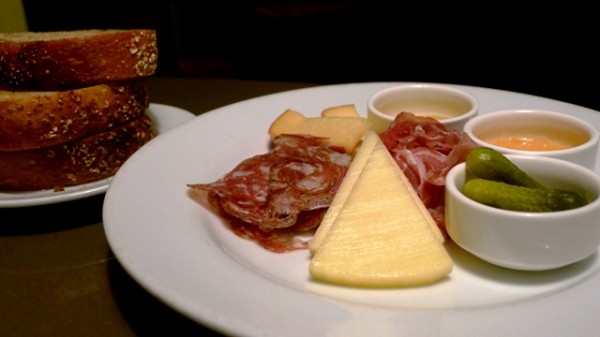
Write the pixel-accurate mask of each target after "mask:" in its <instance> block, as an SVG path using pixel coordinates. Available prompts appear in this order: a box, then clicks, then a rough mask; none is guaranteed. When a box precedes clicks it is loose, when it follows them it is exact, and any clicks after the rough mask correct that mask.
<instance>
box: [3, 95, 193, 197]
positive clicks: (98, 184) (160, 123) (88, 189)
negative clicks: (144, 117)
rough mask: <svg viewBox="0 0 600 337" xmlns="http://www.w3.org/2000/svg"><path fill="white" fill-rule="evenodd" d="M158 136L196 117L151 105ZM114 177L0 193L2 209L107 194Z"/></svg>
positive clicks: (174, 109)
mask: <svg viewBox="0 0 600 337" xmlns="http://www.w3.org/2000/svg"><path fill="white" fill-rule="evenodd" d="M147 114H148V116H150V118H151V119H152V122H153V123H154V127H155V130H156V133H157V134H158V135H160V134H162V133H164V132H166V131H167V130H169V129H171V128H173V127H175V126H177V125H179V124H181V123H183V122H185V121H187V120H190V119H192V118H193V117H194V114H192V113H191V112H189V111H186V110H183V109H180V108H177V107H172V106H168V105H164V104H157V103H151V104H150V106H149V107H148V110H147ZM111 180H112V177H109V178H106V179H102V180H99V181H94V182H90V183H86V184H81V185H75V186H68V187H66V188H65V189H64V190H62V191H58V192H55V191H54V190H39V191H0V208H16V207H27V206H38V205H47V204H54V203H59V202H66V201H71V200H77V199H82V198H87V197H91V196H94V195H98V194H101V193H104V192H106V190H107V189H108V185H109V184H110V182H111Z"/></svg>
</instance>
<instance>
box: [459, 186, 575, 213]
mask: <svg viewBox="0 0 600 337" xmlns="http://www.w3.org/2000/svg"><path fill="white" fill-rule="evenodd" d="M463 193H464V194H465V195H466V196H467V197H469V198H471V199H473V200H475V201H477V202H479V203H482V204H485V205H488V206H492V207H496V208H502V209H506V210H514V211H524V212H553V211H561V210H567V209H571V208H577V207H581V206H583V205H585V204H586V203H587V201H586V200H585V198H584V197H583V196H581V195H579V194H578V193H575V192H571V191H564V190H558V189H553V188H532V187H525V186H517V185H511V184H507V183H504V182H499V181H493V180H487V179H480V178H474V179H471V180H469V181H468V182H466V183H465V185H464V187H463Z"/></svg>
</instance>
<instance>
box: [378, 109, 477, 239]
mask: <svg viewBox="0 0 600 337" xmlns="http://www.w3.org/2000/svg"><path fill="white" fill-rule="evenodd" d="M379 136H380V138H381V140H382V142H383V143H384V144H385V146H386V147H387V149H388V150H389V151H390V153H391V154H392V156H393V157H394V159H395V160H396V162H397V163H398V166H399V167H400V168H401V169H402V171H403V172H404V174H405V175H406V177H407V178H408V180H409V181H410V182H411V184H412V186H413V188H414V189H415V191H416V192H417V194H418V195H419V197H420V198H421V200H422V201H423V203H424V204H425V206H426V207H427V209H428V210H429V212H430V213H431V215H432V216H433V218H434V220H435V221H436V223H437V224H438V226H439V227H440V229H442V231H443V232H444V233H445V226H444V193H445V179H446V174H447V173H448V171H449V170H450V169H451V168H452V167H454V166H455V165H456V164H458V163H461V162H464V161H465V160H466V158H467V155H468V153H469V151H471V149H473V148H475V147H477V146H478V145H477V144H476V143H475V142H474V141H473V140H472V139H471V138H470V137H469V136H468V135H467V133H465V132H459V131H456V130H452V129H447V128H446V127H445V126H444V125H443V124H442V123H440V122H439V121H438V120H436V119H434V118H430V117H422V116H416V115H414V114H412V113H409V112H402V113H400V114H399V115H397V116H396V118H395V119H394V121H393V122H392V124H391V125H390V126H389V128H388V129H387V130H385V131H383V132H382V133H381V134H380V135H379Z"/></svg>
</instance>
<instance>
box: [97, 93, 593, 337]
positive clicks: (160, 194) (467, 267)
mask: <svg viewBox="0 0 600 337" xmlns="http://www.w3.org/2000/svg"><path fill="white" fill-rule="evenodd" d="M394 84H398V83H389V82H388V83H356V84H343V85H330V86H321V87H313V88H306V89H300V90H294V91H289V92H283V93H278V94H273V95H268V96H262V97H257V98H254V99H250V100H246V101H243V102H239V103H235V104H232V105H228V106H225V107H222V108H219V109H216V110H213V111H211V112H209V113H205V114H203V115H200V116H198V117H196V118H195V119H194V120H192V121H190V122H189V123H186V124H185V125H182V126H181V127H179V128H177V129H176V130H173V131H172V132H169V133H168V134H166V135H164V137H160V138H159V139H156V140H155V141H152V142H151V143H149V144H148V145H147V146H145V147H144V148H142V149H141V150H140V151H138V152H136V153H135V154H134V155H133V156H132V157H131V159H130V160H128V161H127V162H126V163H125V165H124V166H123V167H122V168H121V170H120V171H119V172H118V173H117V174H116V175H115V177H114V180H113V182H112V184H111V185H110V187H109V189H108V191H107V194H106V198H105V201H104V209H103V221H104V226H105V231H106V235H107V238H108V242H109V244H110V247H111V249H112V251H113V252H114V254H115V256H116V257H117V259H118V260H119V261H120V263H121V264H122V265H123V267H124V268H125V269H126V270H127V271H128V272H129V273H130V274H131V276H132V277H133V278H134V279H135V280H136V281H137V282H139V284H141V285H142V286H143V287H144V288H145V289H147V290H148V291H149V292H150V293H151V294H153V295H154V296H156V297H157V298H159V299H160V300H162V301H163V302H165V303H166V304H167V305H169V306H171V307H172V308H174V309H175V310H177V311H179V312H180V313H182V314H183V315H185V316H187V317H189V318H191V319H193V320H195V321H197V322H198V323H200V324H203V325H205V326H207V327H209V328H212V329H214V330H216V331H218V332H221V333H223V334H226V335H235V336H263V337H265V336H273V337H281V336H286V337H294V336H298V337H306V336H340V337H347V336H377V337H384V336H396V337H397V336H411V337H416V336H444V337H450V336H452V337H455V336H456V337H465V336H469V337H472V336H486V337H491V336H591V335H600V320H599V319H598V318H597V316H598V312H600V274H599V273H598V270H599V266H600V262H599V259H598V257H597V254H595V255H594V256H592V257H590V258H588V259H586V260H584V261H581V262H578V263H576V264H574V265H571V266H568V267H566V268H562V269H559V270H554V271H545V272H519V271H513V270H507V269H503V268H500V267H495V266H492V265H490V264H487V263H485V262H482V261H480V260H478V259H476V258H475V257H473V256H471V255H469V254H468V253H466V252H464V251H463V250H461V249H459V248H457V247H456V246H455V245H453V244H451V243H449V244H448V249H449V252H450V254H451V255H452V257H453V259H454V262H455V268H454V270H453V271H452V273H451V274H450V277H449V278H448V279H446V280H444V281H442V282H438V283H436V284H434V285H431V286H427V287H422V288H405V289H386V290H379V289H352V288H344V287H338V286H333V285H325V284H319V283H316V282H314V281H312V280H311V279H310V278H309V274H308V263H309V252H308V250H300V251H293V252H288V253H283V254H276V253H272V252H269V251H267V250H265V249H263V248H261V247H259V246H258V245H256V244H255V243H254V242H251V241H248V240H244V239H241V238H239V237H237V236H236V235H235V234H233V233H232V232H231V231H229V230H228V229H227V228H226V226H225V224H224V222H222V220H221V219H219V218H218V217H216V216H215V215H214V214H212V213H211V212H209V211H207V210H206V209H205V208H203V207H202V206H200V205H199V204H198V203H197V202H195V201H194V200H192V199H191V198H190V196H188V188H187V187H186V184H188V183H200V182H204V183H206V182H212V181H214V180H216V179H218V178H219V177H221V176H222V175H223V174H225V173H227V172H229V171H230V170H231V169H232V168H233V167H234V166H235V165H236V164H238V163H239V162H240V161H242V160H243V159H246V158H248V157H250V156H253V155H256V154H261V153H264V152H267V151H268V146H269V136H268V134H267V129H268V127H269V125H270V124H271V122H272V121H273V120H274V119H275V117H277V116H278V115H279V114H281V113H282V112H283V111H284V110H285V109H287V108H291V109H294V110H296V111H299V112H301V113H303V114H305V115H307V116H318V115H319V113H320V112H321V110H323V109H324V108H326V107H331V106H335V105H343V104H348V103H354V104H355V105H356V107H357V109H358V110H359V111H360V113H361V114H362V115H363V116H366V102H367V98H368V97H369V96H370V95H371V94H372V93H374V92H375V91H377V90H379V89H382V88H384V87H387V86H391V85H394ZM456 87H458V88H461V89H464V90H466V91H468V92H470V93H472V94H473V95H475V96H476V97H477V98H478V99H479V100H480V103H481V113H486V112H490V111H493V110H501V109H508V108H537V109H546V110H556V111H561V112H564V113H567V114H572V115H574V116H578V117H581V118H583V119H585V120H587V121H589V122H591V123H592V124H593V125H594V126H595V127H597V128H599V129H600V113H599V112H596V111H594V110H590V109H587V108H583V107H580V106H576V105H573V104H568V103H564V102H559V101H556V100H551V99H546V98H541V97H535V96H529V95H524V94H519V93H514V92H507V91H500V90H493V89H486V88H478V87H470V86H458V85H457V86H456ZM565 225H566V226H568V224H565Z"/></svg>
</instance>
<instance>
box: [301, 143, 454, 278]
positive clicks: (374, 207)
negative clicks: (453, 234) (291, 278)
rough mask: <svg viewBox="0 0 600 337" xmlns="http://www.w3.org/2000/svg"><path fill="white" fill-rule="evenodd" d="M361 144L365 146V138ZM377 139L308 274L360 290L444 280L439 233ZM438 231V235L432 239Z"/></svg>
mask: <svg viewBox="0 0 600 337" xmlns="http://www.w3.org/2000/svg"><path fill="white" fill-rule="evenodd" d="M365 141H367V140H366V139H365ZM415 195H416V193H415V192H414V189H413V188H412V186H411V185H410V183H409V181H408V179H406V176H405V175H404V173H403V172H402V170H400V168H399V167H398V165H397V164H396V162H395V161H394V159H393V158H392V157H391V155H390V153H389V152H388V150H387V149H386V148H385V145H383V143H382V142H381V141H380V140H379V138H378V137H377V141H376V142H375V144H374V147H373V150H372V151H371V153H370V154H369V156H368V158H367V160H366V162H365V163H364V168H363V169H362V170H361V173H360V175H359V176H358V178H357V179H356V182H355V183H354V186H353V188H352V189H351V191H350V192H349V194H348V196H347V198H346V200H345V202H344V204H343V206H342V207H341V210H340V211H339V213H338V214H337V216H336V217H335V221H334V222H333V224H332V225H331V226H330V228H328V230H327V233H326V235H325V238H324V239H323V241H322V243H321V244H320V246H319V247H318V249H316V251H315V254H314V256H313V257H312V259H311V262H310V265H309V272H310V275H311V276H312V277H313V278H314V279H316V280H320V281H324V282H328V283H335V284H340V285H347V286H359V287H402V286H418V285H425V284H429V283H433V282H435V281H437V280H440V279H442V278H444V277H446V276H447V275H448V274H449V273H450V272H451V270H452V267H453V262H452V259H451V258H450V256H449V255H448V252H447V251H446V249H445V247H444V245H443V237H442V240H440V236H441V233H439V228H437V226H435V230H434V228H432V225H431V224H432V223H433V224H435V221H433V219H432V218H431V215H430V214H429V212H427V210H425V211H423V210H424V206H423V204H422V202H421V201H420V200H418V196H417V200H415ZM436 230H437V232H438V234H440V236H438V235H436Z"/></svg>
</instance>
